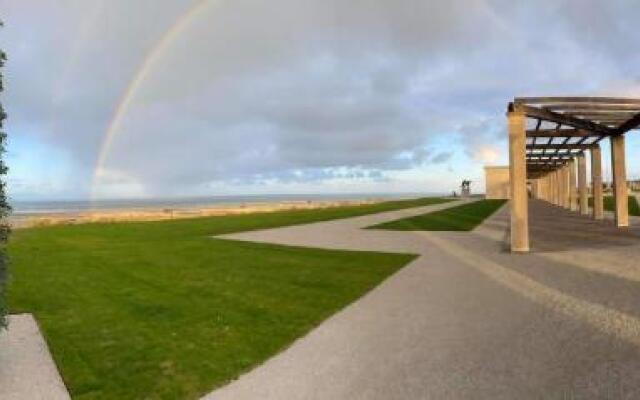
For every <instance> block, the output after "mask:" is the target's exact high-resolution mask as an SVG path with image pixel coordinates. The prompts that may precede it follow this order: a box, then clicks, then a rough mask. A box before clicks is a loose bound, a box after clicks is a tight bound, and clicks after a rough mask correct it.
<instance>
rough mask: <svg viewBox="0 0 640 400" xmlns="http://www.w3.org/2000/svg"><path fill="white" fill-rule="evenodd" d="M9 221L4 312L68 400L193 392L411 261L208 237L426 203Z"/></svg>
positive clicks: (260, 356)
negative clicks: (41, 350)
mask: <svg viewBox="0 0 640 400" xmlns="http://www.w3.org/2000/svg"><path fill="white" fill-rule="evenodd" d="M443 201H445V200H443V199H436V198H425V199H417V200H407V201H394V202H386V203H381V204H375V205H367V206H357V207H355V206H351V207H339V208H330V209H323V210H305V211H286V212H276V213H265V214H254V215H241V216H226V217H212V218H198V219H188V220H174V221H163V222H145V223H111V224H86V225H76V226H51V227H41V228H32V229H24V230H17V231H15V233H14V234H13V236H12V240H11V243H10V247H9V252H10V256H11V260H12V276H11V281H10V285H9V291H8V295H9V296H8V297H9V306H10V309H11V311H12V312H13V313H19V312H31V313H34V314H35V316H36V317H37V319H38V322H39V324H40V326H41V328H42V330H43V332H44V335H45V337H46V339H47V342H48V344H49V347H50V349H51V351H52V353H53V357H54V359H55V361H56V363H57V365H58V367H59V368H60V371H61V373H62V376H63V378H64V380H65V383H66V384H67V387H68V388H69V390H70V391H71V394H72V396H73V398H75V399H140V398H145V399H156V398H161V399H183V398H187V399H188V398H193V399H195V398H198V397H199V396H200V395H202V394H204V393H206V392H208V391H210V390H212V389H213V388H215V387H217V386H220V385H222V384H224V383H225V382H227V381H229V380H230V379H233V378H235V377H237V376H238V375H239V374H240V373H241V372H243V371H246V370H248V369H250V368H251V367H253V366H255V365H256V364H258V363H260V362H262V361H264V360H265V359H267V358H268V357H270V356H272V355H274V354H275V353H277V352H278V351H280V350H282V349H283V348H285V347H286V346H287V345H289V344H290V343H291V342H292V341H293V340H294V339H296V338H297V337H299V336H301V335H303V334H304V333H306V332H307V331H309V330H310V329H312V328H313V327H314V326H316V325H317V324H318V323H320V322H321V321H322V320H324V319H326V318H327V317H329V316H330V315H332V314H333V313H335V312H336V311H338V310H340V309H341V308H343V307H344V306H346V305H347V304H349V303H350V302H352V301H354V300H355V299H357V298H358V297H360V296H362V295H363V294H364V293H365V292H367V291H368V290H370V289H371V288H373V287H374V286H376V285H377V284H378V283H380V282H381V281H382V280H383V279H385V278H386V277H388V276H389V275H390V274H392V273H394V272H395V271H397V270H398V269H399V268H401V267H402V266H403V265H405V264H407V263H408V262H409V261H410V260H412V259H413V257H414V256H412V255H402V254H385V253H372V252H348V251H329V250H319V249H307V248H295V247H286V246H275V245H267V244H257V243H245V242H235V241H229V240H221V239H213V238H211V235H217V234H223V233H231V232H239V231H246V230H251V229H260V228H269V227H277V226H284V225H292V224H300V223H307V222H314V221H322V220H329V219H336V218H345V217H349V216H356V215H364V214H368V213H374V212H379V211H389V210H394V209H400V208H406V207H414V206H422V205H428V204H437V203H440V202H443Z"/></svg>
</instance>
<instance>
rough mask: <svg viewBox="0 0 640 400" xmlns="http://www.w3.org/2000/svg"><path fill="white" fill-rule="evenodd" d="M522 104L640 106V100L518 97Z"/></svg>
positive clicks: (516, 99)
mask: <svg viewBox="0 0 640 400" xmlns="http://www.w3.org/2000/svg"><path fill="white" fill-rule="evenodd" d="M514 101H515V102H516V103H520V104H556V105H561V104H568V105H572V104H633V105H639V106H640V99H630V98H620V97H516V98H515V99H514Z"/></svg>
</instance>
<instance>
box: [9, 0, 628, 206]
mask: <svg viewBox="0 0 640 400" xmlns="http://www.w3.org/2000/svg"><path fill="white" fill-rule="evenodd" d="M0 18H2V20H3V22H4V28H2V30H1V31H0V46H1V47H2V48H3V49H4V50H5V51H6V52H7V55H8V63H7V64H6V68H5V71H4V79H5V91H4V93H3V94H2V97H1V99H0V100H1V101H2V103H3V105H4V107H5V108H6V111H7V113H8V115H9V118H8V120H7V123H6V131H7V133H8V135H9V142H8V152H7V154H6V159H7V163H8V165H9V167H10V172H9V176H8V188H9V194H10V196H11V198H13V199H16V200H51V199H87V198H96V199H99V198H153V197H181V196H216V195H241V194H268V193H278V194H282V193H367V192H369V193H380V192H395V193H403V192H407V193H408V192H447V193H449V192H451V191H452V190H456V189H458V187H459V184H460V182H461V181H462V179H470V180H472V190H475V191H478V192H480V191H482V190H483V189H484V175H483V174H484V172H483V166H484V165H487V164H489V165H501V164H506V162H507V159H508V153H507V148H506V139H507V134H506V118H505V112H506V106H507V103H508V102H509V101H510V100H511V99H513V97H517V96H541V95H550V96H565V95H578V96H579V95H607V96H635V97H640V30H638V29H637V21H638V20H640V7H639V6H638V3H637V1H635V0H628V1H606V2H604V1H600V0H565V1H562V0H539V1H535V2H517V1H512V0H496V1H491V0H459V1H439V0H431V1H428V0H393V1H391V0H367V1H365V0H350V1H344V0H271V1H263V0H180V1H179V0H175V1H173V0H163V1H157V0H135V1H132V0H104V1H103V0H0ZM603 154H605V160H604V162H605V171H604V172H605V174H604V175H605V179H606V178H607V177H608V176H610V168H609V167H608V166H607V162H608V145H606V144H604V146H603ZM638 154H640V133H638V132H633V133H631V134H629V135H628V139H627V161H628V176H629V177H631V178H640V157H637V156H636V155H638Z"/></svg>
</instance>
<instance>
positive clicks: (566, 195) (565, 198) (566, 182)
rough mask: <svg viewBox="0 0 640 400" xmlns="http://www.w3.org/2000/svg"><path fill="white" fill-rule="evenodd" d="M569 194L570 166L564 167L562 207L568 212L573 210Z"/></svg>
mask: <svg viewBox="0 0 640 400" xmlns="http://www.w3.org/2000/svg"><path fill="white" fill-rule="evenodd" d="M569 193H570V192H569V165H564V166H563V167H562V202H563V204H562V206H563V207H564V208H566V209H567V210H568V209H570V208H571V198H570V196H569Z"/></svg>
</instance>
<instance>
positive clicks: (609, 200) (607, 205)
mask: <svg viewBox="0 0 640 400" xmlns="http://www.w3.org/2000/svg"><path fill="white" fill-rule="evenodd" d="M589 203H590V204H591V205H592V204H593V200H592V199H590V201H589ZM603 206H604V209H605V210H607V211H613V210H614V209H615V203H614V202H613V196H605V197H604V203H603ZM629 215H638V216H640V205H639V204H638V199H636V197H635V196H629Z"/></svg>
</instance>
